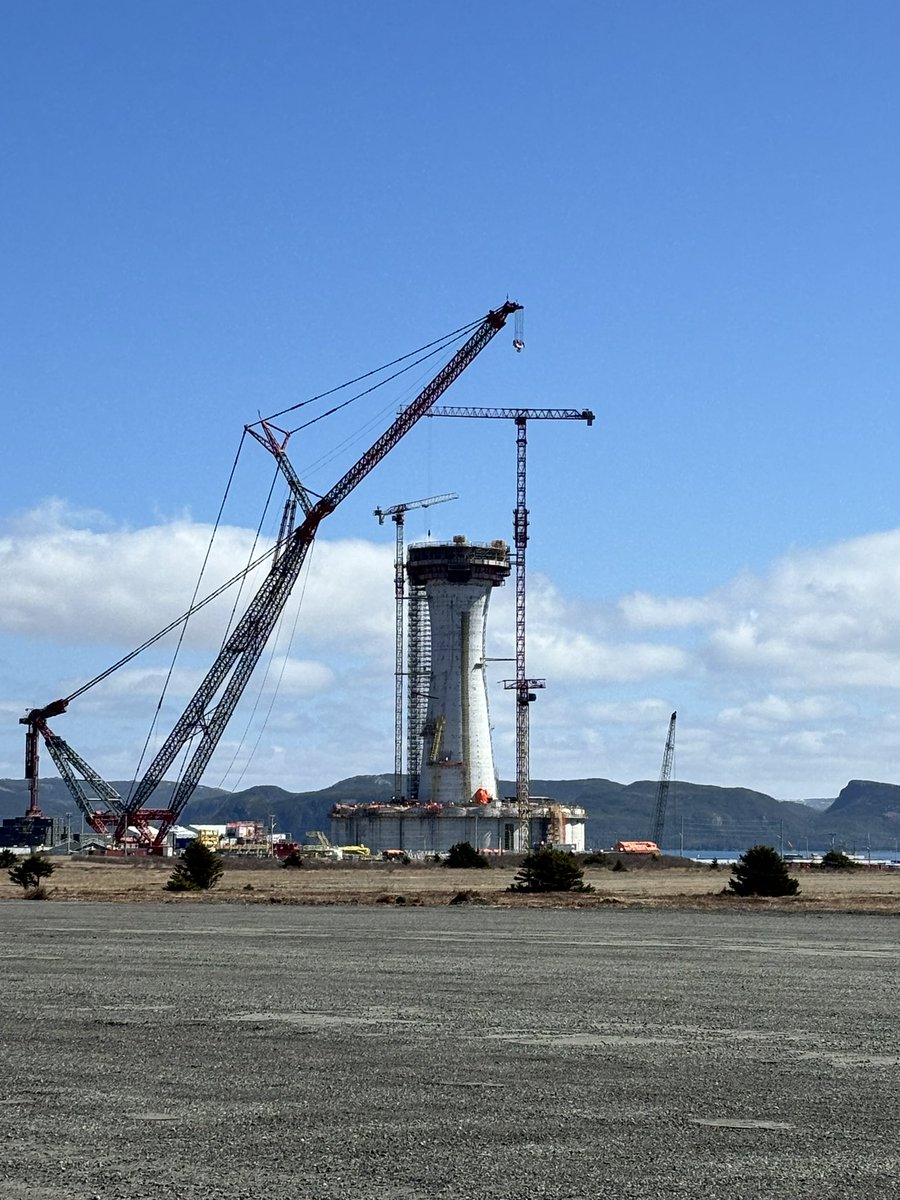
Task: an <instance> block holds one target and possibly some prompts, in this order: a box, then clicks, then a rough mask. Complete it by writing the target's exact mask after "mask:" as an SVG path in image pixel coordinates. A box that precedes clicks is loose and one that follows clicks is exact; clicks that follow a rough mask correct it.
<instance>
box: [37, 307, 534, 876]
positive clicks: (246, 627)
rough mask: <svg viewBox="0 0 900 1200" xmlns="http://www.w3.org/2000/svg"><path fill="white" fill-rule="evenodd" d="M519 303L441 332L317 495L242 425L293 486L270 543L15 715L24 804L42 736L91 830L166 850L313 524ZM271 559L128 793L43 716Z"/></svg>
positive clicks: (275, 432) (280, 447)
mask: <svg viewBox="0 0 900 1200" xmlns="http://www.w3.org/2000/svg"><path fill="white" fill-rule="evenodd" d="M520 308H521V305H519V304H516V303H514V302H513V301H509V300H507V301H506V302H505V303H504V304H502V305H500V307H499V308H496V309H493V310H491V311H490V312H489V313H487V315H486V316H485V317H483V318H482V319H481V320H480V321H478V322H473V323H472V324H471V325H469V326H467V327H465V328H464V329H462V330H457V331H455V333H454V334H452V335H448V336H447V339H444V340H445V341H446V342H447V344H448V347H449V344H450V343H449V339H450V338H451V337H452V338H454V339H458V337H461V336H466V341H465V342H464V343H463V344H462V345H461V346H460V347H459V349H458V350H457V351H456V352H455V353H454V354H453V356H452V357H451V358H450V359H449V360H448V362H447V363H446V364H445V365H444V366H443V367H442V368H441V369H440V371H438V373H437V374H436V375H435V377H434V378H433V379H432V380H431V382H430V383H428V384H427V385H426V386H425V387H424V388H423V390H422V391H421V392H420V393H419V395H418V396H417V397H416V399H415V400H413V401H412V403H411V404H409V405H407V406H406V407H405V408H404V409H403V410H402V411H401V412H400V414H399V415H398V416H397V417H396V419H395V420H394V421H393V422H392V424H391V425H390V426H389V427H388V429H387V430H386V431H385V432H384V433H383V434H382V435H381V437H379V438H378V440H377V441H376V442H374V443H373V445H372V446H370V447H369V449H368V450H367V451H366V452H365V454H363V456H362V457H361V458H360V459H359V460H358V461H357V462H356V463H355V464H354V465H353V466H352V467H351V468H350V470H349V471H347V472H346V473H345V474H344V475H343V476H342V477H341V478H340V479H339V480H338V481H337V483H336V484H335V485H334V486H333V487H332V488H331V489H330V490H329V491H328V492H327V493H326V494H325V495H324V496H321V497H318V498H316V497H315V496H314V495H313V494H312V493H311V492H310V491H308V490H307V489H306V488H305V487H304V485H303V484H302V483H301V482H300V479H299V478H298V476H297V474H296V472H295V471H294V469H293V467H292V466H291V463H290V461H289V460H288V458H287V453H286V446H287V441H288V438H289V437H290V433H289V432H286V431H285V430H282V429H280V428H279V427H278V426H276V425H275V424H274V423H273V419H272V418H269V419H261V420H260V421H258V422H256V423H255V424H254V425H253V426H246V427H245V432H246V433H249V434H251V435H252V436H253V437H254V438H255V439H256V440H257V441H258V442H260V444H262V445H263V446H264V447H265V448H266V449H267V450H268V451H269V452H270V453H271V454H272V455H273V456H274V458H275V460H276V463H277V465H278V468H279V470H280V471H281V473H282V475H283V476H284V478H285V480H286V481H287V484H288V487H289V489H290V493H291V495H290V499H289V501H288V503H287V504H286V506H285V510H284V516H283V518H282V526H281V534H280V536H279V538H278V540H277V542H276V543H275V545H274V546H273V547H272V548H271V549H270V550H268V551H267V552H266V553H264V554H263V555H261V556H260V557H258V558H257V559H256V560H254V561H253V562H252V563H251V564H250V565H249V566H248V567H246V568H245V569H244V570H243V571H241V572H240V573H239V574H238V575H237V576H235V577H234V578H233V579H232V580H230V581H229V582H228V583H227V584H224V585H222V587H221V588H219V589H217V590H216V592H214V593H212V595H210V596H207V597H205V598H204V599H203V600H201V601H200V602H198V603H197V604H194V605H192V607H191V608H190V609H189V611H188V612H187V613H185V614H183V615H182V616H181V617H179V618H178V619H177V620H176V621H174V622H172V623H171V624H170V625H169V626H167V627H166V629H165V630H163V631H162V632H161V633H159V634H157V635H155V636H154V637H153V638H151V639H149V641H147V642H145V643H144V644H143V645H142V646H140V647H138V649H137V650H135V651H133V652H132V653H131V654H129V655H127V656H126V657H125V658H123V659H120V660H119V662H118V663H116V664H114V665H113V666H112V667H110V668H109V669H108V670H106V671H104V672H103V673H102V674H100V675H98V676H96V677H95V678H94V679H92V680H90V681H89V682H88V683H87V684H85V685H83V686H82V687H80V688H78V689H77V690H76V691H74V692H72V693H71V694H70V695H68V696H66V697H64V698H62V699H59V700H55V701H53V702H52V703H50V704H48V705H45V706H43V707H41V708H33V709H31V710H30V711H29V712H28V713H27V714H26V715H25V716H24V717H22V718H21V720H20V724H22V725H25V726H26V760H25V773H26V778H28V779H29V780H30V781H31V790H30V797H31V799H30V808H29V811H35V812H39V811H40V808H39V803H38V749H39V740H40V739H43V741H44V743H45V745H46V746H47V749H48V752H49V753H50V756H51V758H52V759H53V762H54V763H55V764H56V767H57V769H58V770H59V773H60V775H61V776H62V778H63V779H64V780H65V782H66V784H67V786H68V788H69V790H70V792H71V793H72V796H73V798H74V799H75V802H76V803H77V804H78V807H79V808H80V810H81V811H82V812H83V813H84V815H85V817H86V819H87V821H88V823H89V824H90V826H91V828H92V829H94V830H95V831H96V832H98V833H109V832H113V834H114V837H115V840H116V841H117V842H122V841H123V840H124V839H125V837H126V836H127V835H128V833H129V830H131V831H133V832H134V834H135V836H136V837H137V839H138V841H139V843H140V845H141V847H142V848H143V849H145V850H146V851H148V852H150V853H156V854H160V853H162V852H163V848H164V846H165V843H166V839H167V836H168V834H169V831H170V830H171V829H172V827H173V826H174V825H175V823H176V822H177V821H178V819H179V817H180V815H181V813H182V812H183V810H184V807H185V805H186V804H187V802H188V800H189V799H190V797H191V795H192V794H193V792H194V789H195V788H196V786H197V784H198V783H199V781H200V778H201V776H202V774H203V771H204V769H205V767H206V766H207V764H208V763H209V760H210V758H211V757H212V754H213V752H214V750H215V749H216V746H217V745H218V743H219V739H220V738H221V736H222V734H223V732H224V730H225V727H226V725H227V724H228V722H229V720H230V719H231V716H232V714H233V713H234V710H235V707H236V706H237V703H238V701H239V700H240V698H241V696H242V694H243V692H244V689H245V687H246V685H247V683H248V681H249V679H250V676H251V674H252V672H253V670H254V668H255V666H256V664H257V663H258V661H259V659H260V656H261V655H262V652H263V649H264V647H265V645H266V643H267V641H268V640H269V636H270V634H271V633H272V631H273V630H274V628H275V626H276V624H277V622H278V619H279V617H280V615H281V613H282V612H283V610H284V607H285V604H286V603H287V600H288V597H289V596H290V593H291V590H292V588H293V586H294V584H295V583H296V581H297V579H298V577H299V575H300V571H301V568H302V567H303V564H304V561H305V560H306V557H307V553H308V551H309V549H310V546H311V545H312V542H313V539H314V538H315V535H316V533H317V531H318V528H319V525H320V524H321V523H322V521H323V520H324V519H325V518H326V517H327V516H328V515H329V514H330V513H332V512H334V510H335V509H336V508H337V507H338V505H339V504H340V503H341V502H342V501H343V500H345V499H346V498H347V496H349V495H350V493H351V492H352V491H353V489H354V488H355V487H357V485H358V484H360V483H361V482H362V480H363V479H365V478H366V476H367V475H368V474H369V473H370V471H372V469H373V468H374V467H376V466H377V465H378V464H379V463H380V462H381V460H382V459H383V458H384V457H385V455H387V454H388V452H389V451H390V450H392V449H393V448H394V446H396V445H397V443H398V442H399V441H400V439H401V438H402V437H404V436H405V434H406V433H408V432H409V430H410V429H411V428H412V427H413V426H414V425H415V424H416V422H417V421H418V420H419V419H420V418H421V417H423V416H425V415H426V413H427V412H428V411H429V410H430V409H431V408H432V407H433V406H434V404H435V403H436V402H437V400H438V399H439V398H440V397H441V395H442V394H443V393H444V392H445V391H446V390H447V388H448V387H450V385H451V384H452V383H453V382H454V380H456V379H457V378H458V376H459V375H461V374H462V372H463V371H464V370H465V369H466V367H468V366H469V364H470V363H471V362H473V361H474V359H475V358H476V357H477V356H478V355H479V354H480V353H481V351H482V350H483V349H484V348H485V346H487V344H488V343H489V342H490V341H491V340H492V339H493V338H494V337H495V336H496V334H497V333H499V331H500V330H501V329H502V328H503V327H504V325H505V324H506V321H507V318H508V317H510V316H511V315H512V314H513V313H515V312H517V311H518V310H519V309H520ZM426 349H427V348H426ZM405 357H408V356H405ZM354 382H356V381H354ZM277 415H280V414H276V416H277ZM295 432H296V431H295ZM298 505H299V507H300V509H301V510H302V512H303V514H304V516H303V520H302V521H301V523H300V524H299V525H298V526H296V528H295V526H294V517H295V513H296V509H297V506H298ZM269 559H270V560H271V561H270V565H269V571H268V574H267V575H266V577H265V579H264V580H263V582H262V584H261V585H260V587H259V589H258V590H257V592H256V594H255V596H254V597H253V599H252V600H251V601H250V604H249V606H248V607H247V609H246V610H245V612H244V614H243V616H242V617H241V618H240V620H239V621H238V622H237V624H236V625H235V627H234V629H233V630H232V631H231V633H230V634H229V635H228V637H227V639H226V641H225V643H224V645H223V646H222V649H221V650H220V652H219V654H218V656H217V657H216V660H215V662H214V663H213V665H212V667H211V668H210V669H209V671H208V672H207V674H206V676H205V677H204V679H203V681H202V682H201V684H200V686H199V687H198V689H197V691H196V692H195V693H194V696H193V697H192V698H191V700H190V701H189V703H188V705H187V707H186V708H185V710H184V712H183V713H182V715H181V717H180V718H179V719H178V721H177V722H176V724H175V726H174V728H173V729H172V731H171V733H170V734H169V736H168V737H167V738H166V739H165V741H164V742H163V744H162V746H161V747H160V749H159V750H158V751H157V753H156V755H155V757H154V758H153V760H152V762H151V763H150V765H149V767H148V768H147V770H146V771H145V772H144V775H143V777H142V778H141V779H140V782H138V783H137V784H136V786H135V787H134V788H133V789H132V790H131V791H130V793H129V794H128V795H127V796H126V797H123V796H120V795H119V794H118V792H117V791H116V789H115V788H113V787H112V785H110V784H109V783H107V782H106V781H105V780H104V779H103V778H102V777H101V776H100V775H99V773H98V772H96V771H95V770H94V769H93V768H92V767H90V765H89V764H88V763H87V762H86V761H85V760H84V759H83V758H81V756H80V755H78V754H77V753H76V752H75V751H74V750H73V749H72V748H71V747H70V746H69V745H68V744H67V743H66V742H65V741H64V740H63V739H62V738H61V737H59V736H58V735H57V734H55V733H54V732H53V731H52V729H51V728H50V726H49V725H48V720H49V719H50V718H52V717H55V716H58V715H60V714H61V713H64V712H66V710H67V708H68V706H69V704H70V703H71V702H72V701H73V700H74V699H75V698H76V697H78V696H80V695H82V694H83V693H84V692H86V691H87V690H88V689H89V688H91V687H93V686H94V685H95V684H97V683H99V682H100V681H101V680H102V679H105V678H107V676H108V675H110V674H111V673H112V672H113V671H114V670H116V669H118V668H119V667H121V666H123V665H124V664H125V663H126V662H129V661H131V659H132V658H133V657H135V655H136V654H138V653H139V652H140V651H141V650H144V649H146V648H147V647H148V646H150V645H152V644H153V643H154V642H156V641H157V640H158V639H159V638H160V637H161V636H162V635H163V633H166V632H169V631H171V630H173V629H176V628H178V627H179V626H181V625H183V624H184V623H185V621H186V620H187V619H188V618H189V617H190V616H191V615H192V614H193V613H195V612H196V611H197V610H198V609H200V608H202V607H203V606H204V605H206V604H207V603H209V602H210V601H211V600H212V599H214V598H215V597H216V596H218V595H220V594H221V593H222V592H223V591H224V590H225V589H226V588H227V587H228V586H230V584H232V583H234V582H236V581H237V580H239V579H243V578H245V577H246V576H247V575H248V574H249V573H250V571H251V570H253V569H255V568H258V567H259V566H260V565H261V564H262V563H264V562H265V561H266V560H269ZM178 759H181V760H182V762H183V764H184V765H183V770H182V771H181V775H180V778H179V779H178V781H177V782H176V783H175V786H174V788H173V790H172V792H171V794H170V795H169V796H168V797H167V802H166V803H165V804H164V805H161V804H159V803H158V802H157V805H156V806H155V807H154V806H153V804H152V802H153V800H154V798H155V797H156V793H157V790H158V789H159V788H160V785H161V784H162V783H163V781H164V779H165V775H166V772H167V771H169V769H170V768H171V767H172V766H173V765H174V764H175V762H176V760H178Z"/></svg>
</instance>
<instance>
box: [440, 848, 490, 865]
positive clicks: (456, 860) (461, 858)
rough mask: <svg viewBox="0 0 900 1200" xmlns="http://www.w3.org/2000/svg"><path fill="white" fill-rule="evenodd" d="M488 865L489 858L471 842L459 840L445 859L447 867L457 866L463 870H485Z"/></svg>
mask: <svg viewBox="0 0 900 1200" xmlns="http://www.w3.org/2000/svg"><path fill="white" fill-rule="evenodd" d="M488 865H489V864H488V860H487V859H486V858H485V857H484V855H483V854H482V853H481V852H480V851H479V850H476V849H475V847H474V846H473V845H472V843H471V842H457V843H456V845H455V846H451V847H450V849H449V851H448V853H447V857H446V858H445V859H444V866H445V867H455V868H456V869H457V870H461V871H468V870H472V869H478V870H484V869H485V868H486V867H487V866H488Z"/></svg>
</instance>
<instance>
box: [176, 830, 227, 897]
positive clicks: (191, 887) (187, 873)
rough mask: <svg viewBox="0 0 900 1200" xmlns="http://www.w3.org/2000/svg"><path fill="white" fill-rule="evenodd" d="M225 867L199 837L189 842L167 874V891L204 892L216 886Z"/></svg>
mask: <svg viewBox="0 0 900 1200" xmlns="http://www.w3.org/2000/svg"><path fill="white" fill-rule="evenodd" d="M224 872H225V868H224V867H223V865H222V859H221V858H220V857H219V855H218V854H216V853H214V851H212V850H210V848H209V847H208V846H204V845H203V843H202V842H201V841H199V839H198V840H197V841H195V842H190V843H189V844H188V845H187V846H185V848H184V852H183V853H182V855H181V858H180V859H179V861H178V864H177V866H176V867H175V870H174V871H173V872H172V874H171V875H170V876H169V880H168V883H167V884H166V888H165V890H166V891H167V892H206V891H209V889H210V888H213V887H215V886H216V884H217V883H218V882H219V880H220V879H221V878H222V875H223V874H224Z"/></svg>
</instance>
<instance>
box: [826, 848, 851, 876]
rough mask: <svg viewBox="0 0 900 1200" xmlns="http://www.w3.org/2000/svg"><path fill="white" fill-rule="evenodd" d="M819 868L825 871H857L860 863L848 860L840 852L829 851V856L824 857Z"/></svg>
mask: <svg viewBox="0 0 900 1200" xmlns="http://www.w3.org/2000/svg"><path fill="white" fill-rule="evenodd" d="M819 867H820V868H821V870H823V871H856V870H857V869H858V867H859V863H858V862H854V861H853V859H852V858H848V857H847V855H846V854H844V853H842V852H841V851H840V850H829V851H828V853H827V854H823V855H822V861H821V862H820V863H819Z"/></svg>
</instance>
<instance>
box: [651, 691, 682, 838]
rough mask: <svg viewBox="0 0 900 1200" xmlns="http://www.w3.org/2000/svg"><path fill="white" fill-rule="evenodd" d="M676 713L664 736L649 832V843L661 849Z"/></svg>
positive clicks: (670, 775)
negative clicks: (664, 742) (664, 743)
mask: <svg viewBox="0 0 900 1200" xmlns="http://www.w3.org/2000/svg"><path fill="white" fill-rule="evenodd" d="M677 716H678V713H672V715H671V717H669V732H668V734H667V736H666V748H665V751H664V752H663V760H662V769H661V770H660V772H659V783H658V784H657V786H656V807H655V808H654V810H653V827H652V829H651V830H650V841H651V842H655V843H656V844H657V846H659V847H660V849H662V845H661V840H662V835H663V828H664V826H665V823H666V804H667V802H668V799H669V784H670V783H671V780H672V764H673V762H674V760H675V718H676V717H677Z"/></svg>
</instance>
